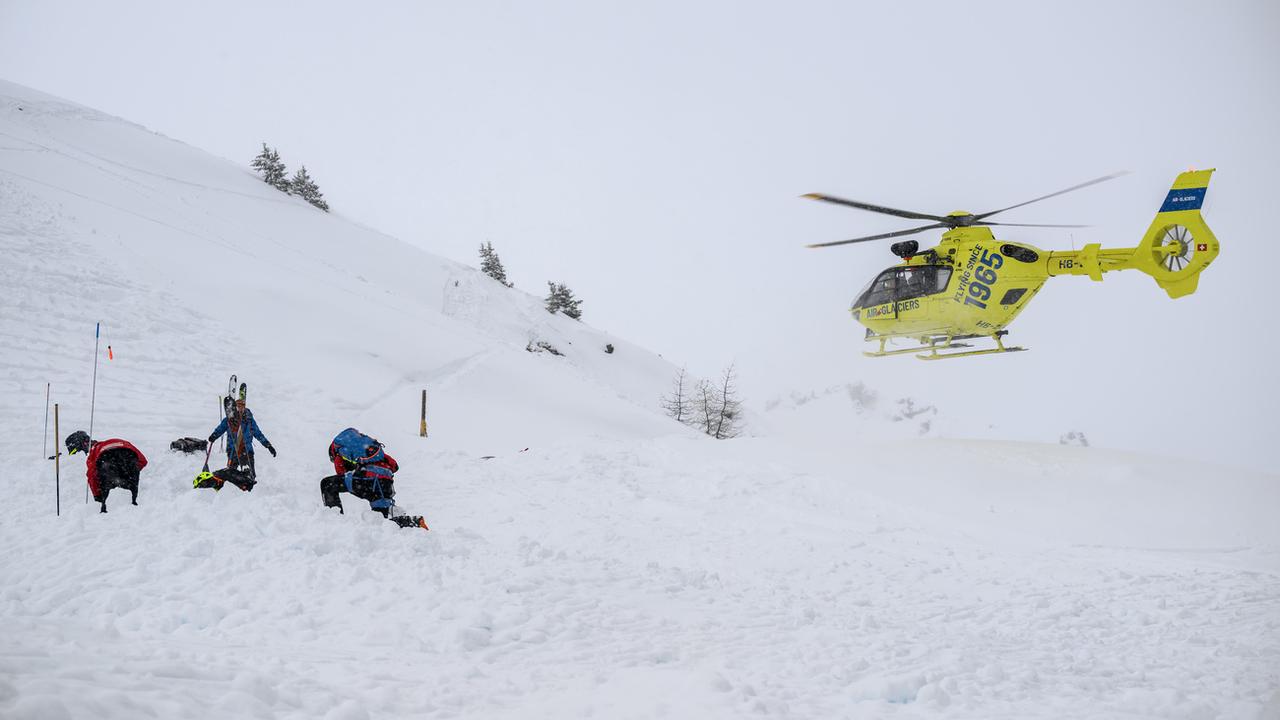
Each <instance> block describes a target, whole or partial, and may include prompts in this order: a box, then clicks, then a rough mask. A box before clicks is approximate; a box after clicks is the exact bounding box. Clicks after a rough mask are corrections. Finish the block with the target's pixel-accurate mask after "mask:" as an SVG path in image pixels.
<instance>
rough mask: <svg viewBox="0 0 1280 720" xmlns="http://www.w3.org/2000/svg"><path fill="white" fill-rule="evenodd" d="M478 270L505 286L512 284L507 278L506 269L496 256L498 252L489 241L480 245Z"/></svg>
mask: <svg viewBox="0 0 1280 720" xmlns="http://www.w3.org/2000/svg"><path fill="white" fill-rule="evenodd" d="M480 272H482V273H484V274H485V275H488V276H489V277H491V278H493V279H494V280H497V281H498V282H500V283H502V284H503V285H506V286H507V287H511V286H512V283H511V282H510V281H508V280H507V270H506V268H504V267H502V260H501V259H499V258H498V252H497V251H496V250H494V249H493V243H491V242H485V243H482V244H481V245H480Z"/></svg>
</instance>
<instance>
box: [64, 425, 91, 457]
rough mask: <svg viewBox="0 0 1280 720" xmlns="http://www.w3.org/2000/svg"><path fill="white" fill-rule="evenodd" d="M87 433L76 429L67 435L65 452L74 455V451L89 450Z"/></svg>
mask: <svg viewBox="0 0 1280 720" xmlns="http://www.w3.org/2000/svg"><path fill="white" fill-rule="evenodd" d="M89 445H90V443H89V433H87V432H85V431H83V430H77V431H75V432H73V433H71V434H70V435H68V436H67V452H68V453H69V454H71V455H75V454H76V451H77V450H79V451H80V452H86V453H87V452H89Z"/></svg>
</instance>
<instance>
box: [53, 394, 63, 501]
mask: <svg viewBox="0 0 1280 720" xmlns="http://www.w3.org/2000/svg"><path fill="white" fill-rule="evenodd" d="M53 438H54V441H55V442H54V446H53V497H54V501H53V508H54V512H55V513H57V515H58V517H62V448H61V447H60V446H59V445H58V444H57V439H58V404H57V403H54V405H53Z"/></svg>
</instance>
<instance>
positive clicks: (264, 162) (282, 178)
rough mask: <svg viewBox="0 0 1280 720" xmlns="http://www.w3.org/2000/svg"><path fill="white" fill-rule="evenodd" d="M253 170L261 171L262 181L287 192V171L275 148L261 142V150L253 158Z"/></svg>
mask: <svg viewBox="0 0 1280 720" xmlns="http://www.w3.org/2000/svg"><path fill="white" fill-rule="evenodd" d="M252 167H253V169H254V170H257V171H258V172H260V173H262V181H263V182H265V183H266V184H268V185H270V186H271V187H273V188H275V189H277V190H280V191H281V192H289V171H288V170H287V169H286V168H285V166H284V161H282V160H281V159H280V153H278V152H276V149H275V148H269V147H267V144H266V143H262V152H260V153H258V156H257V157H255V158H254V159H253V165H252Z"/></svg>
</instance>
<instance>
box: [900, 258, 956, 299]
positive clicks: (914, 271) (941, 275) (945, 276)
mask: <svg viewBox="0 0 1280 720" xmlns="http://www.w3.org/2000/svg"><path fill="white" fill-rule="evenodd" d="M901 272H902V277H901V278H899V281H898V295H897V299H898V300H910V299H911V298H918V297H923V296H925V295H932V294H934V293H940V292H942V291H944V290H946V289H947V282H948V281H950V280H951V268H949V267H944V266H941V265H916V266H914V267H904V268H901Z"/></svg>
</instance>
